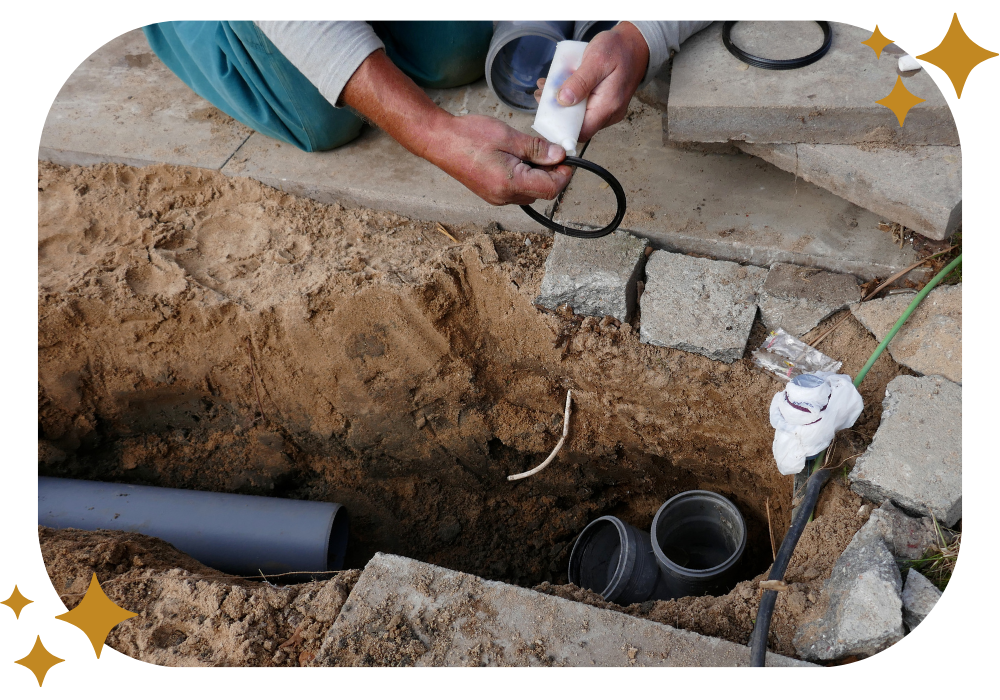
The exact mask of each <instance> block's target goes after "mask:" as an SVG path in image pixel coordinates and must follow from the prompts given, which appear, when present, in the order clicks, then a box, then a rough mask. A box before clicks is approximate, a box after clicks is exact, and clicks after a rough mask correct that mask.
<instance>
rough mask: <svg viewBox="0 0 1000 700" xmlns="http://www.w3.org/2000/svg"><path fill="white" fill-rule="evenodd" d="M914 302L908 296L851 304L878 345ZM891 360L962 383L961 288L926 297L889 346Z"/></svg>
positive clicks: (937, 291)
mask: <svg viewBox="0 0 1000 700" xmlns="http://www.w3.org/2000/svg"><path fill="white" fill-rule="evenodd" d="M912 301H913V295H911V294H895V295H893V296H890V297H886V298H884V299H876V300H874V301H869V302H865V303H864V304H854V305H853V306H851V311H852V312H853V313H854V316H855V317H856V318H857V319H858V320H859V321H861V323H862V324H864V326H865V328H867V329H868V330H869V331H871V333H872V335H874V336H875V337H876V338H878V339H879V341H881V340H882V339H883V338H885V336H886V334H887V333H888V332H889V331H890V330H891V329H892V326H893V325H894V324H895V323H896V321H897V320H899V317H900V316H901V315H902V314H903V312H904V311H905V310H906V307H908V306H909V305H910V302H912ZM888 350H889V354H890V355H892V359H894V360H895V361H896V362H899V363H900V364H904V365H906V366H907V367H909V368H910V369H912V370H914V371H916V372H920V373H921V374H928V375H929V374H939V375H941V376H942V377H946V378H948V379H950V380H952V381H953V382H958V383H959V384H961V383H962V285H961V284H954V285H945V286H943V287H938V288H936V289H935V290H934V291H932V292H931V293H930V294H928V295H927V296H926V297H925V298H924V300H923V301H922V302H920V306H918V307H917V309H916V311H914V312H913V315H912V316H910V318H909V319H908V320H907V321H906V324H905V325H904V326H903V327H902V328H900V329H899V332H898V333H896V336H895V337H894V338H893V339H892V341H890V343H889V348H888Z"/></svg>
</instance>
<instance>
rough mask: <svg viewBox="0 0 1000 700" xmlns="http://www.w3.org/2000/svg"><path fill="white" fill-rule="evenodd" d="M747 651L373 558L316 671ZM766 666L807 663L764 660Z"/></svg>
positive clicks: (466, 577) (702, 656)
mask: <svg viewBox="0 0 1000 700" xmlns="http://www.w3.org/2000/svg"><path fill="white" fill-rule="evenodd" d="M749 661H750V649H749V648H748V647H746V646H743V645H739V644H733V643H732V642H727V641H724V640H721V639H715V638H712V637H705V636H702V635H699V634H695V633H693V632H687V631H683V630H677V629H674V628H673V627H669V626H667V625H661V624H658V623H655V622H650V621H648V620H642V619H639V618H636V617H632V616H630V615H625V614H623V613H619V612H612V611H610V610H602V609H599V608H595V607H592V606H589V605H585V604H583V603H577V602H574V601H569V600H565V599H563V598H556V597H554V596H548V595H545V594H543V593H538V592H536V591H532V590H529V589H526V588H518V587H516V586H511V585H509V584H505V583H499V582H496V581H486V580H483V579H481V578H479V577H477V576H472V575H470V574H464V573H460V572H457V571H450V570H448V569H443V568H440V567H437V566H432V565H430V564H424V563H422V562H418V561H414V560H412V559H406V558H404V557H399V556H393V555H388V554H376V555H375V557H374V558H373V559H372V560H371V561H370V562H369V563H368V565H367V566H366V567H365V570H364V572H363V573H362V574H361V578H360V579H359V580H358V583H357V585H355V587H354V589H353V590H352V591H351V595H350V596H349V597H348V599H347V601H346V602H345V604H344V607H343V609H342V610H341V614H340V615H339V616H338V617H337V619H336V621H335V622H334V624H333V625H332V626H331V627H330V630H329V631H328V633H327V636H326V638H325V639H324V640H323V644H322V646H321V647H320V650H319V653H318V654H317V656H316V658H315V659H314V660H313V662H312V665H314V666H324V665H345V666H376V665H382V664H385V663H394V664H398V665H412V666H747V665H749ZM767 665H769V666H804V665H809V664H805V663H804V662H801V661H797V660H795V659H790V658H787V657H783V656H779V655H776V654H768V655H767Z"/></svg>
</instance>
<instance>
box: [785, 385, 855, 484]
mask: <svg viewBox="0 0 1000 700" xmlns="http://www.w3.org/2000/svg"><path fill="white" fill-rule="evenodd" d="M814 375H815V376H817V377H819V378H820V379H822V380H823V383H822V384H821V385H819V386H817V387H804V386H799V385H797V384H795V383H793V382H789V383H788V385H787V386H786V388H785V390H784V391H779V392H778V393H777V394H775V395H774V398H773V399H771V427H772V428H774V443H773V444H772V446H771V450H772V452H774V459H775V461H776V462H777V463H778V471H779V472H781V473H782V474H785V475H787V474H797V473H799V472H800V471H802V469H803V467H805V464H806V458H807V457H812V456H814V455H817V454H819V453H820V452H821V451H822V450H823V449H825V448H826V447H829V445H830V443H831V442H833V436H834V434H835V433H836V432H837V431H838V430H843V429H844V428H850V427H851V426H852V425H854V422H855V421H856V420H857V419H858V416H860V415H861V411H862V410H863V409H864V407H865V404H864V401H863V400H862V398H861V394H859V393H858V390H857V389H856V388H854V384H853V383H851V378H850V377H849V376H847V375H846V374H834V373H833V372H815V373H814Z"/></svg>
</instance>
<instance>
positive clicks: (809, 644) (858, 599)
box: [793, 530, 905, 661]
mask: <svg viewBox="0 0 1000 700" xmlns="http://www.w3.org/2000/svg"><path fill="white" fill-rule="evenodd" d="M902 585H903V582H902V578H901V577H900V575H899V568H898V567H897V565H896V560H895V559H894V558H893V556H892V552H890V551H889V548H888V547H887V546H886V544H885V542H883V541H882V538H881V537H879V536H878V534H877V533H875V532H874V531H867V530H859V531H858V532H857V534H855V535H854V538H853V539H851V542H850V544H848V545H847V548H846V549H845V550H844V553H843V554H841V555H840V557H839V558H838V559H837V561H836V562H835V563H834V565H833V574H832V575H831V576H830V578H829V579H828V580H827V581H826V583H825V584H824V586H823V599H824V601H825V602H826V605H825V607H821V606H817V607H819V608H820V609H821V610H822V614H821V615H820V616H819V617H818V618H817V619H816V620H813V621H810V622H807V623H806V624H804V625H803V626H802V627H801V628H799V631H798V632H796V634H795V639H794V640H793V644H794V645H795V651H796V652H798V653H799V655H800V656H802V657H803V658H805V659H809V660H810V661H831V660H834V659H840V658H843V657H845V656H851V655H857V656H860V657H862V658H864V657H867V656H871V655H872V654H877V653H878V652H880V651H882V650H883V649H885V648H887V647H889V646H891V645H893V644H895V643H896V642H898V641H899V640H900V639H902V638H903V635H904V633H905V629H904V628H903V603H902V600H901V595H902Z"/></svg>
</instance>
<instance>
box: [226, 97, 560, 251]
mask: <svg viewBox="0 0 1000 700" xmlns="http://www.w3.org/2000/svg"><path fill="white" fill-rule="evenodd" d="M428 94H430V96H431V97H432V98H433V99H434V101H435V102H437V103H438V104H439V105H441V106H442V107H443V108H444V109H446V110H448V111H449V112H451V113H452V114H463V113H466V112H471V113H475V114H486V115H489V116H493V117H497V118H498V119H501V120H502V121H504V122H506V123H507V124H509V125H510V126H512V127H513V128H515V129H518V130H519V131H523V132H525V133H532V134H534V132H532V131H531V123H532V121H533V120H534V116H533V115H531V114H526V113H522V112H514V111H512V110H508V109H507V108H505V107H503V106H502V105H501V104H500V102H499V100H497V99H496V97H494V96H493V93H492V92H490V91H489V88H488V87H487V85H486V81H485V80H481V81H479V82H477V83H474V84H473V85H469V86H466V87H462V88H456V89H453V90H429V91H428ZM222 172H223V173H225V174H226V175H236V176H243V177H252V178H253V179H255V180H259V181H261V182H263V183H264V184H266V185H270V186H271V187H274V188H276V189H279V190H282V191H284V192H290V193H292V194H296V195H300V196H304V197H310V198H311V199H315V200H317V201H320V202H325V203H333V202H339V203H340V204H343V205H345V206H363V207H371V208H373V209H381V210H386V211H392V212H396V213H398V214H403V215H404V216H409V217H412V218H416V219H424V220H428V221H441V222H443V223H446V224H464V223H473V224H478V225H481V226H485V225H486V224H488V223H490V222H491V221H497V222H499V223H500V224H501V225H502V226H503V227H504V228H506V229H508V230H511V231H547V229H545V228H543V227H542V226H540V225H538V224H536V223H535V222H534V221H533V220H532V219H530V218H528V216H527V215H526V214H525V213H524V212H523V211H521V209H520V207H516V206H504V207H495V206H492V205H490V204H487V203H486V202H485V201H483V200H482V199H480V198H479V197H477V196H476V195H474V194H473V193H472V192H471V191H469V190H468V189H466V187H465V186H464V185H462V184H461V183H459V182H458V181H457V180H455V179H454V178H452V177H451V176H450V175H447V174H446V173H445V172H444V171H443V170H440V169H438V168H437V167H436V166H434V165H432V164H431V163H429V162H427V161H426V160H423V159H422V158H418V157H417V156H415V155H413V154H412V153H410V152H409V151H407V150H406V149H405V148H403V147H402V146H401V145H399V144H398V143H396V141H394V140H393V139H392V137H391V136H389V135H388V134H386V133H385V132H383V131H381V130H379V129H375V128H366V129H365V131H364V132H363V133H362V134H361V136H360V137H359V138H357V139H356V140H354V141H352V142H351V143H349V144H346V145H344V146H341V147H340V148H337V149H335V150H333V151H326V152H323V153H310V154H303V153H301V152H300V151H299V150H298V149H296V148H295V147H294V146H289V145H287V144H281V143H279V142H277V141H275V140H274V139H270V138H268V137H266V136H264V135H262V134H254V135H253V136H251V137H250V139H249V140H248V141H247V142H246V143H245V144H244V145H243V146H242V148H240V150H239V151H238V152H237V153H236V155H235V156H233V158H232V160H230V161H229V163H228V164H227V165H226V167H225V168H224V169H223V171H222ZM534 206H535V208H536V209H538V210H540V211H542V210H551V206H552V203H551V202H536V203H535V205H534Z"/></svg>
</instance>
